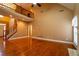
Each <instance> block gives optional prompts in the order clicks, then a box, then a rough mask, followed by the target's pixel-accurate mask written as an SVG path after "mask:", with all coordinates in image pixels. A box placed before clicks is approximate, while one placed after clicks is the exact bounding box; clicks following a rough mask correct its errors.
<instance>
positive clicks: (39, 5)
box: [32, 3, 41, 7]
mask: <svg viewBox="0 0 79 59" xmlns="http://www.w3.org/2000/svg"><path fill="white" fill-rule="evenodd" d="M35 5H37V6H38V7H41V4H40V3H33V4H32V7H34V6H35Z"/></svg>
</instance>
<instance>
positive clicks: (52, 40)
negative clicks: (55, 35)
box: [32, 37, 73, 44]
mask: <svg viewBox="0 0 79 59" xmlns="http://www.w3.org/2000/svg"><path fill="white" fill-rule="evenodd" d="M32 38H35V39H38V40H46V41H51V42H60V43H67V44H73V42H67V41H60V40H54V39H46V38H40V37H32Z"/></svg>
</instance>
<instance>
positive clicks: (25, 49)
mask: <svg viewBox="0 0 79 59" xmlns="http://www.w3.org/2000/svg"><path fill="white" fill-rule="evenodd" d="M29 42H30V41H29V39H27V38H23V39H16V40H9V41H7V43H6V49H5V55H6V56H68V55H69V53H68V49H67V48H74V47H73V45H72V44H65V43H57V42H48V41H43V40H37V39H32V42H31V43H29Z"/></svg>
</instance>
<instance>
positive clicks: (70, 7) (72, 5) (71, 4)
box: [60, 3, 75, 10]
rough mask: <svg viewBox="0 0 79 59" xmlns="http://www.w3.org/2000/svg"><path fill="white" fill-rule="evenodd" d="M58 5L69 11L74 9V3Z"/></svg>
mask: <svg viewBox="0 0 79 59" xmlns="http://www.w3.org/2000/svg"><path fill="white" fill-rule="evenodd" d="M60 4H61V5H63V6H65V7H66V8H69V9H71V10H74V9H75V3H60Z"/></svg>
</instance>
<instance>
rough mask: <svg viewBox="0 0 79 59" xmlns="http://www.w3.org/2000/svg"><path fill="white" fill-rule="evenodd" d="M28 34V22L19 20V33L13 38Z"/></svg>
mask: <svg viewBox="0 0 79 59" xmlns="http://www.w3.org/2000/svg"><path fill="white" fill-rule="evenodd" d="M23 36H27V23H26V22H23V21H19V20H18V21H17V33H16V34H15V35H13V36H12V38H16V37H23Z"/></svg>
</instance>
